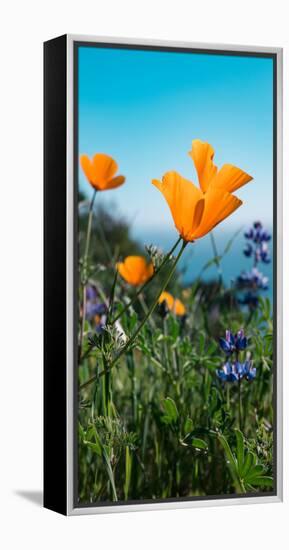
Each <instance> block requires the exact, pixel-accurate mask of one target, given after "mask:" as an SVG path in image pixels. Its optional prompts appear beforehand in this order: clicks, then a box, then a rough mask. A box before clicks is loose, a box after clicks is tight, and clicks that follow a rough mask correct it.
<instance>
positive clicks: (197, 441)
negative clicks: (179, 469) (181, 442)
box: [191, 437, 208, 450]
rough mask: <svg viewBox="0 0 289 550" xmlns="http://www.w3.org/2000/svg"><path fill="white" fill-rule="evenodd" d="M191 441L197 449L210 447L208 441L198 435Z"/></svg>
mask: <svg viewBox="0 0 289 550" xmlns="http://www.w3.org/2000/svg"><path fill="white" fill-rule="evenodd" d="M191 443H192V446H193V447H195V448H196V449H204V450H206V449H207V448H208V445H207V443H206V442H205V441H204V440H203V439H199V438H198V437H193V438H192V441H191Z"/></svg>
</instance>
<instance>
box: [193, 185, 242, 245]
mask: <svg viewBox="0 0 289 550" xmlns="http://www.w3.org/2000/svg"><path fill="white" fill-rule="evenodd" d="M241 204H242V201H241V200H240V199H238V198H237V197H235V196H234V195H231V194H230V193H226V192H224V191H223V190H220V189H215V188H211V187H210V189H209V191H208V192H207V193H206V195H205V209H204V213H203V216H202V220H201V223H200V225H199V227H198V228H197V230H196V231H195V232H194V235H192V237H193V238H195V239H197V238H200V237H203V236H204V235H206V234H207V233H208V232H209V231H211V230H212V229H213V228H214V227H215V226H216V225H218V224H219V223H220V222H221V221H223V220H224V219H225V218H227V217H228V216H229V215H230V214H232V213H233V212H234V211H235V210H237V208H239V206H241Z"/></svg>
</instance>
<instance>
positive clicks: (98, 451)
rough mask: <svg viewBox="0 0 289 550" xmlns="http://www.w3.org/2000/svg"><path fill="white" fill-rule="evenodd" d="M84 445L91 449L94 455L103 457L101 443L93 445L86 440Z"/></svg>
mask: <svg viewBox="0 0 289 550" xmlns="http://www.w3.org/2000/svg"><path fill="white" fill-rule="evenodd" d="M83 443H84V444H85V445H86V446H87V447H88V448H89V449H91V450H92V451H93V452H94V453H96V454H97V455H98V456H101V455H102V452H101V446H100V443H99V442H98V441H97V442H96V443H92V442H91V441H86V440H84V441H83Z"/></svg>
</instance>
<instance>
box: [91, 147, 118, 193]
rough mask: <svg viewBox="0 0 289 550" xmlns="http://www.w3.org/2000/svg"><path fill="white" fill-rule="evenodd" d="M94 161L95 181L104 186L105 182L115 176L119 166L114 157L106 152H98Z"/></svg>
mask: <svg viewBox="0 0 289 550" xmlns="http://www.w3.org/2000/svg"><path fill="white" fill-rule="evenodd" d="M92 162H93V171H94V179H95V182H96V183H98V184H99V186H100V187H102V186H103V184H105V183H106V182H108V181H110V180H111V179H112V178H113V176H114V174H115V173H116V171H117V168H118V166H117V163H116V162H115V160H114V159H113V158H112V157H110V156H109V155H105V154H104V153H96V155H94V157H93V161H92Z"/></svg>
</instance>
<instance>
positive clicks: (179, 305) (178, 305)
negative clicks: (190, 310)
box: [174, 298, 186, 317]
mask: <svg viewBox="0 0 289 550" xmlns="http://www.w3.org/2000/svg"><path fill="white" fill-rule="evenodd" d="M174 313H175V314H176V315H179V316H180V317H183V315H185V313H186V308H185V306H184V304H183V302H181V300H179V299H178V298H176V299H175V303H174Z"/></svg>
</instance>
